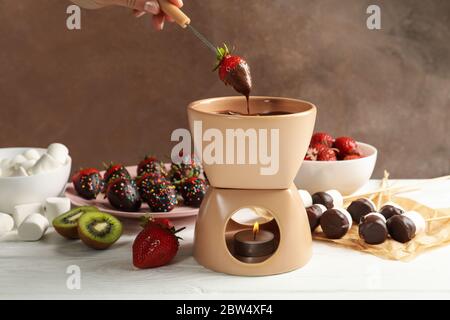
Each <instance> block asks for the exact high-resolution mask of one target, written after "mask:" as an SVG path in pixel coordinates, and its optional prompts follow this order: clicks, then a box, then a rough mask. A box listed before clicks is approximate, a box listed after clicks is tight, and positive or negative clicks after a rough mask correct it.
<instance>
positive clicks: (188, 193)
mask: <svg viewBox="0 0 450 320" xmlns="http://www.w3.org/2000/svg"><path fill="white" fill-rule="evenodd" d="M206 190H207V184H206V182H205V180H203V179H200V178H189V179H186V180H184V181H183V183H182V186H181V195H182V196H183V199H184V203H185V205H187V206H191V207H197V208H198V207H200V205H201V203H202V201H203V198H204V197H205V194H206Z"/></svg>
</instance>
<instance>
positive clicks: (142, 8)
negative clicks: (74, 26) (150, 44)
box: [71, 0, 183, 30]
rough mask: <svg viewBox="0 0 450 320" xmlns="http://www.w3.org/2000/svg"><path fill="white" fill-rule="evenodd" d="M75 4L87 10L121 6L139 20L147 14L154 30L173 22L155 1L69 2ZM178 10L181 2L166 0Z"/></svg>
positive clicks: (178, 0)
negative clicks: (129, 10) (128, 9)
mask: <svg viewBox="0 0 450 320" xmlns="http://www.w3.org/2000/svg"><path fill="white" fill-rule="evenodd" d="M71 1H72V2H74V3H75V4H78V5H80V6H81V7H84V8H88V9H96V8H101V7H106V6H114V5H116V6H121V7H126V8H130V9H133V13H134V15H135V17H137V18H140V17H142V16H144V15H145V14H147V13H149V14H150V16H151V20H152V25H153V27H154V28H155V29H156V30H162V29H163V28H164V22H165V21H166V20H167V21H170V22H173V19H172V18H171V17H170V16H168V15H166V14H165V13H164V12H162V11H161V8H160V5H159V3H158V1H157V0H71ZM168 1H169V2H171V3H173V4H174V5H175V6H177V7H178V8H181V7H182V6H183V0H168Z"/></svg>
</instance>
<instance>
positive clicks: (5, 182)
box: [0, 148, 72, 214]
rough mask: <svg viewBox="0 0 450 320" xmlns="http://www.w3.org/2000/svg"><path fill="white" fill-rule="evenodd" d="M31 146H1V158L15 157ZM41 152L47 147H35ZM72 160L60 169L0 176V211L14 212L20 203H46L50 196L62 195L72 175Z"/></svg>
mask: <svg viewBox="0 0 450 320" xmlns="http://www.w3.org/2000/svg"><path fill="white" fill-rule="evenodd" d="M28 149H31V148H0V159H4V158H13V157H14V156H16V155H18V154H21V153H23V152H25V151H26V150H28ZM35 149H36V150H37V151H38V152H39V154H43V153H44V152H45V151H46V149H39V148H35ZM71 165H72V160H71V159H70V157H69V159H68V161H67V163H66V164H65V165H64V166H62V167H59V168H58V169H55V170H52V171H49V172H45V173H41V174H36V175H32V176H25V177H0V212H5V213H10V214H11V213H13V211H14V207H15V206H16V205H19V204H26V203H32V202H41V203H44V202H45V199H47V198H49V197H57V196H59V195H61V194H62V193H63V192H64V190H65V187H66V184H67V181H68V179H69V176H70V169H71Z"/></svg>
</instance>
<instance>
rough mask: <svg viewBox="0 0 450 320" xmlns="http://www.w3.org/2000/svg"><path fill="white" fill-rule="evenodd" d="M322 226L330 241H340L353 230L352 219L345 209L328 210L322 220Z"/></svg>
mask: <svg viewBox="0 0 450 320" xmlns="http://www.w3.org/2000/svg"><path fill="white" fill-rule="evenodd" d="M320 226H321V227H322V230H323V232H324V233H325V235H326V237H327V238H328V239H340V238H342V237H343V236H344V235H345V234H346V233H347V232H348V230H349V229H350V228H351V226H352V217H351V216H350V213H348V211H347V210H345V209H328V210H327V211H325V212H324V213H323V215H322V217H321V218H320Z"/></svg>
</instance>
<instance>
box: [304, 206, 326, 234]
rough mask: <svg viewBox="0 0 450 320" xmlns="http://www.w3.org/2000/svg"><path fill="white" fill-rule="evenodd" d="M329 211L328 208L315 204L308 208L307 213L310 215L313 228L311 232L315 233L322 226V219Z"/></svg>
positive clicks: (309, 218)
mask: <svg viewBox="0 0 450 320" xmlns="http://www.w3.org/2000/svg"><path fill="white" fill-rule="evenodd" d="M325 211H327V208H326V207H325V206H323V205H321V204H314V205H312V206H310V207H308V208H306V213H307V214H308V220H309V226H310V227H311V232H314V230H316V228H317V227H318V226H319V224H320V218H321V217H322V215H323V213H324V212H325Z"/></svg>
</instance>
